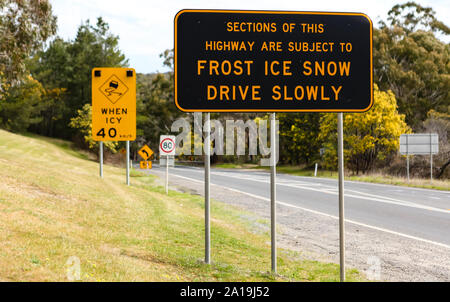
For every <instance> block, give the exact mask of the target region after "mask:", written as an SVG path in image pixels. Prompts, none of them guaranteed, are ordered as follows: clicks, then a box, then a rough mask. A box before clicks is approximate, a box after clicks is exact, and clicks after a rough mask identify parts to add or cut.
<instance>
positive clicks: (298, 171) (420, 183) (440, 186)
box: [214, 163, 450, 191]
mask: <svg viewBox="0 0 450 302" xmlns="http://www.w3.org/2000/svg"><path fill="white" fill-rule="evenodd" d="M214 167H216V168H226V169H263V170H268V169H269V167H261V166H259V165H252V164H232V163H224V164H216V165H214ZM277 172H278V173H285V174H290V175H296V176H308V177H314V170H310V169H305V168H304V167H298V166H277ZM317 177H325V178H338V173H337V171H326V170H318V171H317ZM345 179H346V180H351V181H362V182H370V183H379V184H390V185H396V186H406V187H414V188H425V189H435V190H443V191H450V180H448V179H447V180H440V179H434V180H433V181H432V182H431V181H430V180H429V179H423V178H411V179H410V181H408V180H407V179H406V178H403V177H396V176H391V175H385V174H377V173H373V174H363V175H346V176H345Z"/></svg>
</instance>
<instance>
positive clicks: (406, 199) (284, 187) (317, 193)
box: [154, 166, 450, 248]
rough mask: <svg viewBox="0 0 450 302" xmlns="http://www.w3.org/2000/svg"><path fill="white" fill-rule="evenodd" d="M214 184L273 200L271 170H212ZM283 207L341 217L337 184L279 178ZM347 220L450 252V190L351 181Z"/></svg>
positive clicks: (194, 171)
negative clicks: (271, 197) (437, 246)
mask: <svg viewBox="0 0 450 302" xmlns="http://www.w3.org/2000/svg"><path fill="white" fill-rule="evenodd" d="M154 169H156V170H159V169H160V168H159V167H158V166H155V167H154ZM155 172H156V171H155ZM169 173H170V175H172V176H171V177H178V178H185V179H192V180H195V181H203V179H204V170H203V168H195V167H176V168H170V172H169ZM211 183H212V184H214V185H219V186H223V187H225V188H228V189H231V190H234V191H236V192H242V193H245V194H248V195H251V196H254V197H259V198H261V199H270V174H269V173H267V172H265V171H257V170H256V171H253V170H251V171H248V170H246V171H242V170H230V169H211ZM212 190H214V187H213V188H212ZM277 203H278V205H279V206H286V207H293V208H298V209H303V210H306V211H311V212H314V213H319V214H322V215H328V216H333V217H337V216H338V184H337V180H334V179H326V178H314V177H300V176H292V175H285V174H277ZM345 218H346V221H347V222H349V223H353V224H359V225H363V226H366V227H369V228H373V229H377V230H380V231H384V232H387V233H394V234H396V235H400V236H404V237H407V238H410V239H415V240H419V241H425V242H429V243H432V244H436V245H440V246H444V247H449V248H450V192H445V191H437V190H428V189H416V188H409V187H401V186H392V185H381V184H371V183H362V182H353V181H345Z"/></svg>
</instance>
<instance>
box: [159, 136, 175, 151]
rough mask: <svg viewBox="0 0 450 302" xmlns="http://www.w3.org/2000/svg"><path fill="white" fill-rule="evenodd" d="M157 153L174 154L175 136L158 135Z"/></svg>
mask: <svg viewBox="0 0 450 302" xmlns="http://www.w3.org/2000/svg"><path fill="white" fill-rule="evenodd" d="M159 155H160V156H168V155H175V136H173V135H161V136H160V137H159Z"/></svg>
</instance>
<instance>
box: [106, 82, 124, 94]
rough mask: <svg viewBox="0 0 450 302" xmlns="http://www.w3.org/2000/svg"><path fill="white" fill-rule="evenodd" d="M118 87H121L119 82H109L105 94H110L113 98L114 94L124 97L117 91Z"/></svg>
mask: <svg viewBox="0 0 450 302" xmlns="http://www.w3.org/2000/svg"><path fill="white" fill-rule="evenodd" d="M117 87H119V82H117V81H113V80H112V81H111V82H109V87H108V88H106V89H105V92H106V93H107V94H108V96H111V95H112V94H113V93H114V94H117V95H122V93H121V92H117V91H116V89H117Z"/></svg>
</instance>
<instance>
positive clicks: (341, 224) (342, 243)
mask: <svg viewBox="0 0 450 302" xmlns="http://www.w3.org/2000/svg"><path fill="white" fill-rule="evenodd" d="M343 128H344V126H343V114H342V112H339V113H338V168H339V256H340V259H339V262H340V277H341V282H344V281H345V217H344V129H343Z"/></svg>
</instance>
